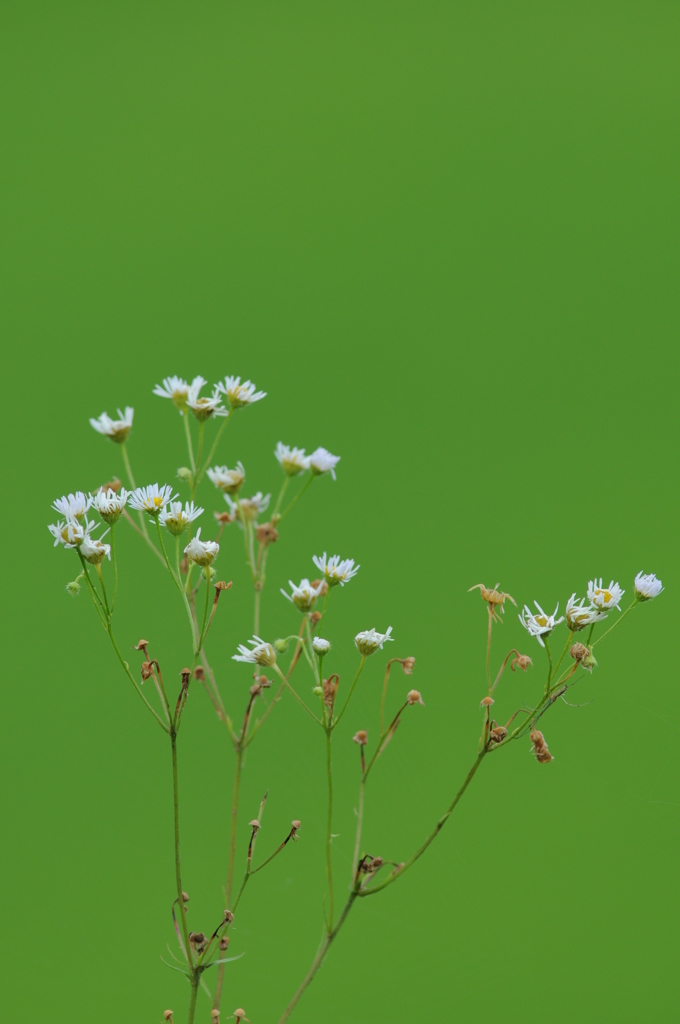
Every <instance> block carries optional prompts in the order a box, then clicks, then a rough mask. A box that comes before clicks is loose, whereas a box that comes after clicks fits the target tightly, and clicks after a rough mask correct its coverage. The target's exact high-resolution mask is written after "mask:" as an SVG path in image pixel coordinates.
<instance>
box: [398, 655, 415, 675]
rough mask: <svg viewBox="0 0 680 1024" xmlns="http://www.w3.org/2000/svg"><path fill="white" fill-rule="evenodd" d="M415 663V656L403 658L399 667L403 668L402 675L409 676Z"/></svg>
mask: <svg viewBox="0 0 680 1024" xmlns="http://www.w3.org/2000/svg"><path fill="white" fill-rule="evenodd" d="M415 663H416V659H415V658H404V660H403V661H402V663H401V667H402V668H403V670H404V675H405V676H410V675H411V673H412V672H413V666H414V665H415Z"/></svg>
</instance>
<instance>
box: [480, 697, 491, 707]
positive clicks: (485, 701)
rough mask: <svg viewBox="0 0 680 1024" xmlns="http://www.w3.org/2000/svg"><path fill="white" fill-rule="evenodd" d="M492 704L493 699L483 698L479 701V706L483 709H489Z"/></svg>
mask: <svg viewBox="0 0 680 1024" xmlns="http://www.w3.org/2000/svg"><path fill="white" fill-rule="evenodd" d="M493 703H494V699H493V697H483V698H482V700H481V701H480V706H481V707H483V708H490V707H491V705H492V704H493Z"/></svg>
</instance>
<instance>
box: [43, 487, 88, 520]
mask: <svg viewBox="0 0 680 1024" xmlns="http://www.w3.org/2000/svg"><path fill="white" fill-rule="evenodd" d="M91 505H92V497H91V495H89V494H83V492H82V491H76V493H75V494H68V495H64V497H63V498H57V500H56V501H53V502H52V508H53V509H54V510H55V512H59V514H60V515H62V516H65V517H66V518H67V519H82V518H83V516H84V515H85V513H86V512H87V510H88V509H89V508H90V506H91Z"/></svg>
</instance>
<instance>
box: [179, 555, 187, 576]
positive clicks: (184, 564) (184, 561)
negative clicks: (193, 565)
mask: <svg viewBox="0 0 680 1024" xmlns="http://www.w3.org/2000/svg"><path fill="white" fill-rule="evenodd" d="M179 571H180V572H181V573H184V575H186V574H187V572H188V571H189V559H188V558H187V556H186V555H184V557H183V558H182V560H181V562H180V563H179Z"/></svg>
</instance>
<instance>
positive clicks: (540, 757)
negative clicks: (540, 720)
mask: <svg viewBox="0 0 680 1024" xmlns="http://www.w3.org/2000/svg"><path fill="white" fill-rule="evenodd" d="M529 739H530V740H531V744H532V749H531V752H532V754H533V755H534V756H535V758H536V760H537V761H538V762H539V763H540V764H547V763H548V762H549V761H552V760H553V756H552V754H551V753H550V751H549V750H548V744H547V743H546V742H545V739H544V738H543V733H542V732H539V730H538V729H532V730H531V732H530V733H529Z"/></svg>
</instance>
